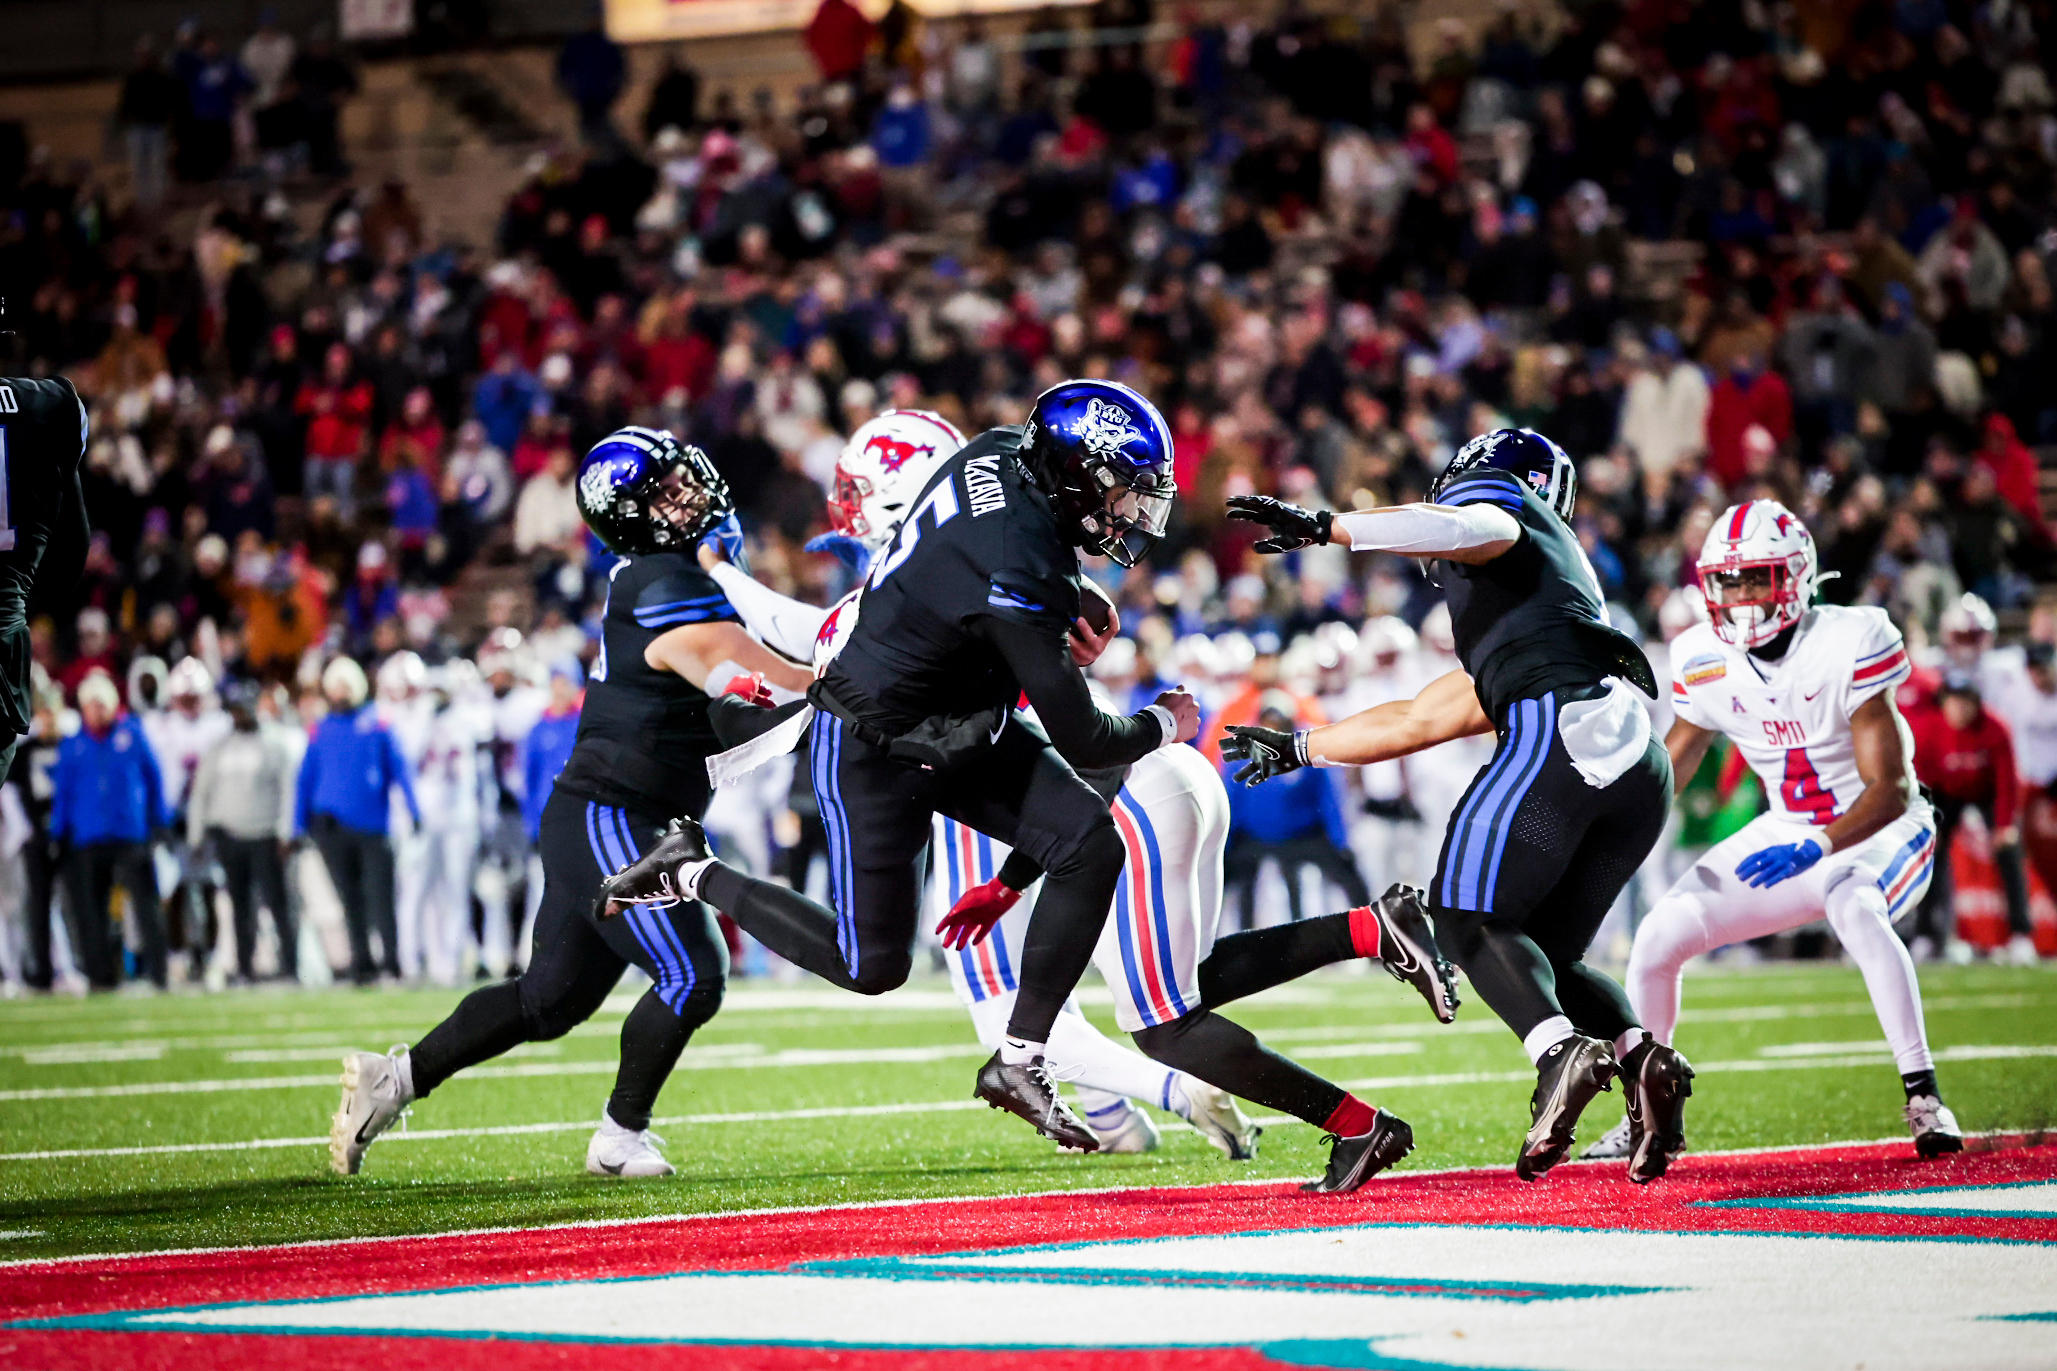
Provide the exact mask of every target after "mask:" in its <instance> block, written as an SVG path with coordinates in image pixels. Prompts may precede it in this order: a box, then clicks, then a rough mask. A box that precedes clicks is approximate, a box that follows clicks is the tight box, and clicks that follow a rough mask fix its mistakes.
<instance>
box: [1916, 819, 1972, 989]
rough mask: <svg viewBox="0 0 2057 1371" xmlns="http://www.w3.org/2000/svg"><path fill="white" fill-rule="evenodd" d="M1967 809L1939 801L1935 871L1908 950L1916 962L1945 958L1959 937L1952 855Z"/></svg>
mask: <svg viewBox="0 0 2057 1371" xmlns="http://www.w3.org/2000/svg"><path fill="white" fill-rule="evenodd" d="M1964 808H1965V807H1964V804H1963V803H1962V802H1961V801H1958V800H1951V799H1946V798H1942V797H1938V798H1937V799H1936V803H1935V815H1936V855H1935V870H1934V872H1933V873H1932V874H1931V876H1930V878H1929V886H1928V893H1927V894H1926V895H1924V896H1922V898H1921V901H1920V903H1919V904H1918V905H1917V906H1916V907H1915V912H1914V929H1913V933H1912V935H1911V936H1910V937H1909V939H1908V950H1909V951H1910V952H1911V953H1912V954H1913V956H1914V960H1916V961H1917V962H1919V961H1925V960H1927V959H1928V958H1930V957H1940V956H1942V955H1943V954H1944V953H1945V952H1947V951H1948V949H1949V944H1950V943H1951V942H1952V941H1953V940H1954V939H1955V937H1956V934H1957V914H1956V902H1957V882H1956V880H1955V879H1954V873H1953V871H1952V869H1951V866H1952V863H1951V855H1952V845H1953V844H1954V843H1955V842H1956V840H1957V826H1958V825H1959V824H1960V823H1962V822H1963V821H1964Z"/></svg>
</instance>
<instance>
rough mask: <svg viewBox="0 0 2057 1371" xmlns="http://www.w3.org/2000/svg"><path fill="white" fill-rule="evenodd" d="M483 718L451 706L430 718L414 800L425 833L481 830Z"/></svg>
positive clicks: (417, 763)
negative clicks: (480, 771)
mask: <svg viewBox="0 0 2057 1371" xmlns="http://www.w3.org/2000/svg"><path fill="white" fill-rule="evenodd" d="M482 714H483V711H481V710H479V709H477V708H475V707H473V706H471V705H466V704H452V705H450V706H448V707H447V708H445V709H441V710H437V711H436V712H435V713H433V714H432V715H430V716H429V720H428V727H427V728H426V730H425V731H424V733H423V737H422V746H421V752H420V755H419V756H417V757H416V758H415V759H414V763H415V768H414V797H415V801H416V802H417V803H418V804H420V805H421V818H422V826H423V827H424V828H434V829H461V828H465V827H476V826H477V824H478V821H479V750H480V744H482V743H483V742H485V736H484V732H483V729H482V727H481V725H482V723H483V719H482Z"/></svg>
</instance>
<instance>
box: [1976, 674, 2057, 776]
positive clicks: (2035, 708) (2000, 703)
mask: <svg viewBox="0 0 2057 1371" xmlns="http://www.w3.org/2000/svg"><path fill="white" fill-rule="evenodd" d="M1986 704H1987V705H1988V706H1989V707H1990V708H1991V709H1992V711H1993V712H1994V713H1995V714H1998V715H1999V716H2000V721H2001V722H2002V723H2004V724H2006V725H2007V731H2008V732H2009V733H2012V734H2013V735H2014V765H2015V769H2016V770H2018V771H2020V773H2021V779H2022V780H2024V781H2026V782H2027V783H2028V784H2030V785H2032V786H2037V787H2042V786H2046V785H2048V784H2050V782H2052V781H2057V692H2053V693H2051V694H2048V695H2045V694H2044V693H2043V692H2042V691H2041V690H2039V689H2037V688H2036V683H2035V682H2034V681H2033V680H2031V679H2030V678H2029V676H2028V674H2027V673H2026V672H2023V673H2022V676H2021V679H2020V680H2019V681H2018V682H2015V683H2013V684H2012V685H2011V686H2010V687H2009V688H2008V690H2007V691H2006V693H2005V694H2003V695H2000V696H1997V697H1995V696H1990V695H1989V696H1987V697H1986Z"/></svg>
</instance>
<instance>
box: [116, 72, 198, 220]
mask: <svg viewBox="0 0 2057 1371" xmlns="http://www.w3.org/2000/svg"><path fill="white" fill-rule="evenodd" d="M185 100H186V92H185V88H184V87H183V86H181V85H180V84H179V82H178V80H177V78H175V77H173V76H172V74H171V73H170V72H168V71H166V70H165V69H164V59H163V58H162V57H161V56H159V55H158V51H157V40H156V39H154V38H152V37H151V36H150V35H149V34H147V33H146V34H144V35H143V36H142V37H140V38H138V39H137V40H136V64H135V66H134V67H133V68H131V69H130V71H129V74H128V76H127V77H125V78H124V79H123V81H122V83H121V103H120V104H119V105H118V106H116V108H115V113H114V117H115V118H116V119H117V120H119V121H120V123H121V126H122V136H123V137H124V138H125V139H126V140H127V144H128V159H129V194H131V195H133V196H135V198H136V205H137V206H138V207H139V208H141V209H146V210H148V209H155V208H156V207H157V206H158V205H159V204H161V203H162V202H163V200H164V173H165V166H166V163H167V159H168V157H169V150H170V146H171V130H172V126H173V124H175V123H176V122H177V121H178V118H179V113H180V111H181V110H182V109H184V107H185Z"/></svg>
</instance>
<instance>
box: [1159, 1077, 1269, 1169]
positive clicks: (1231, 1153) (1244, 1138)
mask: <svg viewBox="0 0 2057 1371" xmlns="http://www.w3.org/2000/svg"><path fill="white" fill-rule="evenodd" d="M1179 1084H1180V1086H1181V1087H1182V1088H1183V1089H1184V1090H1185V1092H1186V1099H1187V1101H1188V1102H1189V1103H1190V1105H1191V1107H1192V1112H1191V1113H1189V1114H1187V1115H1186V1122H1187V1123H1190V1124H1191V1125H1193V1127H1194V1129H1195V1130H1197V1131H1198V1132H1199V1134H1200V1136H1201V1137H1203V1138H1205V1139H1207V1141H1209V1142H1211V1143H1213V1144H1214V1145H1215V1146H1216V1147H1218V1148H1220V1149H1221V1150H1222V1153H1223V1155H1225V1156H1226V1157H1227V1158H1228V1159H1229V1160H1230V1161H1232V1162H1246V1161H1249V1160H1250V1159H1251V1158H1252V1157H1255V1156H1256V1155H1257V1140H1258V1139H1259V1138H1260V1137H1262V1136H1263V1135H1264V1130H1263V1129H1262V1128H1259V1127H1258V1126H1257V1125H1256V1124H1254V1123H1251V1122H1250V1119H1249V1116H1247V1115H1246V1114H1244V1113H1243V1111H1242V1110H1241V1109H1240V1108H1238V1107H1237V1105H1236V1101H1235V1097H1234V1096H1233V1095H1231V1094H1229V1093H1228V1091H1226V1090H1218V1089H1216V1088H1215V1087H1213V1086H1211V1085H1209V1084H1207V1083H1206V1082H1205V1081H1201V1080H1196V1079H1195V1078H1193V1077H1191V1076H1184V1077H1181V1078H1180V1081H1179Z"/></svg>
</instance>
